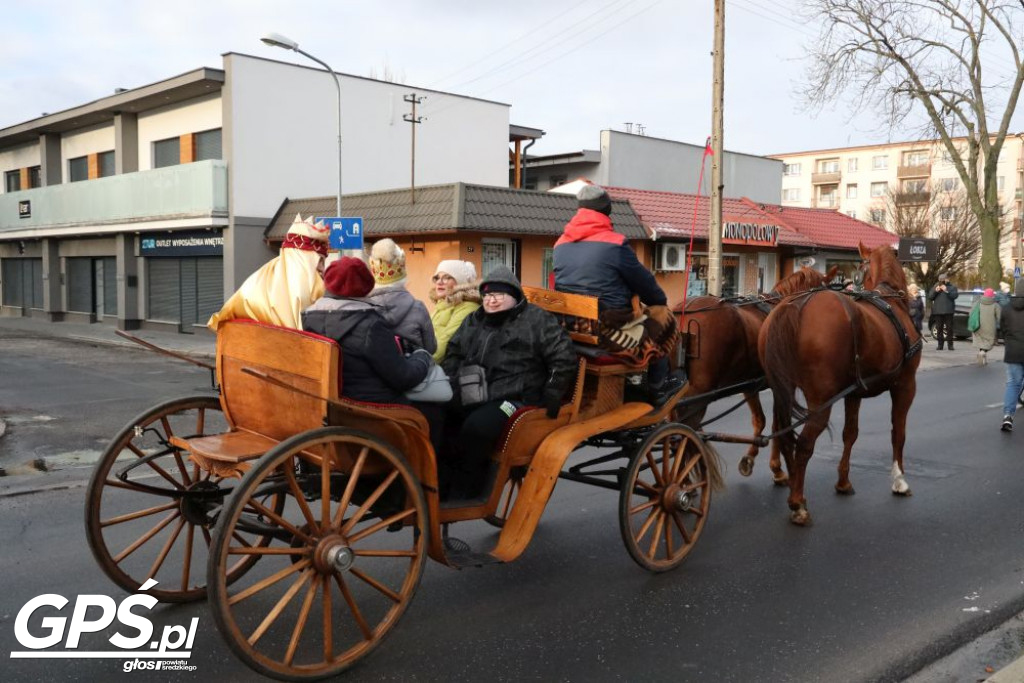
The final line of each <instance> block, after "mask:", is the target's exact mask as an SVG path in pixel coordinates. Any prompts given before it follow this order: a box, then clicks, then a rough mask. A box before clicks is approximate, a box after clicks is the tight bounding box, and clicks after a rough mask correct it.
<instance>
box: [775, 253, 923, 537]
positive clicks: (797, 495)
mask: <svg viewBox="0 0 1024 683" xmlns="http://www.w3.org/2000/svg"><path fill="white" fill-rule="evenodd" d="M860 254H861V258H862V259H864V260H865V265H864V266H863V267H862V270H864V271H865V274H864V289H865V294H861V295H858V294H851V293H847V292H836V291H830V290H821V291H815V292H810V293H806V294H797V295H794V296H791V297H788V298H787V299H785V300H783V301H782V302H781V303H779V305H778V306H776V307H775V309H774V310H773V311H772V312H771V314H770V315H769V316H768V319H767V320H766V321H765V324H764V325H763V326H762V328H761V335H760V337H759V339H758V351H759V354H760V357H761V363H762V364H763V365H764V368H765V375H766V379H767V380H768V386H769V387H770V388H771V390H772V397H773V399H774V424H775V425H776V429H779V428H782V429H785V428H791V427H792V426H793V414H794V411H797V412H803V410H804V409H802V408H800V407H799V406H797V404H796V390H797V389H799V390H800V391H801V392H803V396H804V399H805V401H806V404H807V405H806V407H805V409H806V414H805V415H804V417H805V419H806V421H805V422H804V426H803V429H802V430H801V431H800V435H799V436H797V435H796V432H795V431H794V430H792V429H790V431H788V432H787V433H785V434H783V435H781V436H780V437H778V439H777V440H778V442H779V448H780V449H781V451H782V455H783V457H784V458H785V459H786V469H787V470H788V472H789V500H788V502H789V508H790V511H791V512H790V520H791V521H792V522H793V523H794V524H799V525H806V524H808V523H810V521H811V516H810V513H808V511H807V500H806V499H805V498H804V475H805V472H806V469H807V463H808V461H809V460H810V458H811V455H812V454H813V452H814V443H815V441H816V440H817V439H818V435H820V434H821V432H822V430H824V429H825V428H826V427H827V426H828V420H829V415H830V414H831V412H832V404H833V403H835V402H837V401H838V400H839V398H843V400H844V401H845V408H846V411H845V412H846V421H845V424H844V426H843V457H842V459H841V460H840V461H839V468H838V469H839V479H838V481H837V482H836V491H837V492H839V493H845V494H850V493H853V485H852V484H851V483H850V450H851V449H852V448H853V443H854V442H855V441H856V440H857V430H858V426H857V416H858V413H859V411H860V402H861V400H862V399H864V398H871V397H873V396H878V395H879V394H881V393H882V392H884V391H888V392H889V395H890V397H891V399H892V413H891V417H892V491H893V493H895V494H898V495H904V496H909V495H910V486H909V485H908V484H907V481H906V479H905V478H904V472H903V444H904V442H905V440H906V425H907V413H908V412H909V411H910V405H911V403H912V402H913V401H914V393H915V391H916V373H917V366H918V364H919V363H920V361H921V335H920V334H919V333H918V332H917V330H916V329H915V327H914V324H913V323H912V322H911V319H910V314H909V312H908V299H907V294H906V288H907V281H906V277H905V276H904V274H903V269H902V268H901V267H900V264H899V262H898V261H897V260H896V253H895V252H894V251H893V250H892V249H891V248H890V247H885V246H883V247H878V248H877V249H875V250H873V251H870V252H869V251H868V250H867V249H866V248H865V247H864V245H863V244H862V245H860ZM884 309H888V312H887V311H886V310H884Z"/></svg>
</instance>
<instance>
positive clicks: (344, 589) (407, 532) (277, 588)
mask: <svg viewBox="0 0 1024 683" xmlns="http://www.w3.org/2000/svg"><path fill="white" fill-rule="evenodd" d="M276 493H283V494H285V495H286V498H287V500H286V504H285V505H284V508H283V510H282V511H280V512H275V511H274V510H271V509H268V508H267V507H266V506H265V505H264V504H263V502H262V501H263V500H265V498H266V497H267V496H268V495H271V494H276ZM253 530H259V532H260V533H262V534H263V535H265V536H266V537H268V538H271V539H272V541H271V542H270V543H269V544H268V545H267V546H266V547H253V546H251V545H248V544H246V543H242V542H240V540H239V538H240V536H243V535H244V534H245V533H247V532H248V533H251V532H252V531H253ZM427 534H428V521H427V506H426V503H425V501H424V497H423V492H422V490H421V488H420V484H419V481H418V480H417V479H416V477H415V474H414V472H413V470H412V468H411V467H410V466H409V464H408V463H407V462H406V460H405V458H403V457H402V455H401V454H399V453H398V451H396V450H395V449H394V448H393V447H391V446H390V445H388V444H386V443H383V442H381V441H380V440H378V439H377V438H375V437H373V436H372V435H369V434H366V433H363V432H357V431H354V430H351V429H346V428H342V427H325V428H322V429H315V430H311V431H308V432H303V433H302V434H298V435H296V436H294V437H292V438H290V439H287V440H286V441H282V442H281V443H280V444H278V445H277V446H275V447H274V448H273V449H271V450H270V451H268V452H267V454H266V455H264V456H263V457H262V458H260V460H259V461H258V463H257V464H256V465H254V466H253V468H252V469H251V470H250V471H249V472H248V473H246V475H245V477H243V479H242V482H241V484H240V485H239V486H238V489H237V491H236V492H235V494H234V495H233V496H232V497H231V499H230V500H229V501H228V502H227V503H226V505H225V509H224V513H223V515H222V516H221V519H220V520H219V521H218V523H217V528H216V531H215V533H214V536H213V544H212V546H211V549H210V563H209V566H208V568H207V582H208V584H209V586H210V603H211V607H212V609H213V614H214V618H215V620H216V623H217V628H218V630H219V631H220V633H221V635H222V636H223V637H224V639H225V640H226V641H227V642H228V645H229V646H230V647H231V649H232V650H233V651H234V652H235V654H236V655H238V657H239V658H240V659H241V660H242V661H243V662H245V663H246V664H247V665H248V666H249V667H251V668H252V669H254V670H255V671H258V672H259V673H261V674H264V675H267V676H271V677H273V678H278V679H280V680H291V681H300V680H312V679H318V678H324V677H327V676H334V675H336V674H338V673H341V672H342V671H344V670H346V669H348V668H349V667H351V666H352V665H353V664H355V663H356V662H358V661H359V660H360V659H362V658H363V657H365V656H366V655H368V654H369V653H370V652H371V651H373V649H374V648H376V647H377V645H379V644H380V642H381V640H383V638H384V637H385V636H386V635H387V634H388V633H390V631H391V629H392V628H393V627H394V626H395V624H396V623H397V622H398V620H399V619H400V618H401V616H402V614H403V613H404V612H405V610H406V608H408V606H409V603H410V602H411V600H412V596H413V594H414V593H415V591H416V588H417V586H418V585H419V582H420V577H421V576H422V575H423V567H424V564H425V561H426V549H427ZM247 556H256V557H259V558H261V561H260V563H259V564H258V565H256V567H255V568H254V569H253V571H250V572H249V573H247V574H246V575H245V576H243V577H241V578H240V579H239V580H238V581H236V582H234V583H231V582H230V581H229V580H228V572H229V567H230V566H231V565H232V563H233V562H235V561H236V558H238V557H247Z"/></svg>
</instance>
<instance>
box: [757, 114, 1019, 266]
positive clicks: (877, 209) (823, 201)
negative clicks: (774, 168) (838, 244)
mask: <svg viewBox="0 0 1024 683" xmlns="http://www.w3.org/2000/svg"><path fill="white" fill-rule="evenodd" d="M964 140H965V138H954V142H955V143H956V144H957V145H958V146H960V145H963V143H964ZM770 156H771V158H774V159H778V160H780V161H782V162H783V171H782V174H783V175H782V197H781V199H782V205H783V206H805V207H812V208H832V209H835V210H837V211H841V212H842V213H845V214H847V215H849V216H852V217H854V218H858V219H860V220H863V221H867V222H869V223H873V224H875V225H878V226H880V227H890V226H887V225H886V223H887V221H890V219H889V217H888V216H887V215H886V214H887V210H886V206H887V197H889V196H890V194H892V195H893V196H898V198H899V201H901V202H912V203H915V204H925V203H929V202H931V201H932V200H933V199H939V200H941V197H942V193H948V194H950V195H952V194H953V193H955V192H957V191H958V190H962V189H963V183H962V182H961V181H960V177H959V176H958V175H957V172H956V167H955V166H954V165H953V162H952V160H951V159H950V157H949V154H948V153H947V152H946V150H945V148H944V146H943V145H942V142H941V141H939V140H922V141H916V142H893V143H889V144H884V145H865V146H861V147H837V148H834V149H821V150H812V151H807V152H792V153H788V154H773V155H770ZM996 182H997V184H998V190H999V195H1000V202H1001V203H1002V205H1003V206H1004V207H1005V208H1006V209H1007V210H1008V211H1009V212H1010V215H1009V216H1008V218H1007V220H1008V221H1012V226H1013V229H1012V230H1009V231H1007V234H1006V236H1005V237H1004V240H1003V245H1002V248H1001V249H1000V256H1001V260H1002V262H1003V266H1004V268H1012V267H1013V266H1014V265H1015V264H1016V262H1017V259H1019V258H1020V256H1021V254H1020V249H1019V248H1018V246H1019V245H1020V244H1021V237H1022V234H1021V218H1022V217H1024V206H1022V189H1024V133H1016V134H1012V135H1007V137H1006V141H1005V143H1004V145H1003V150H1002V152H1001V154H1000V158H999V167H998V170H997V172H996ZM937 193H939V194H938V196H936V194H937ZM939 206H940V207H941V204H939ZM955 211H956V209H955V208H954V207H947V208H940V210H939V215H938V216H937V220H956V219H957V216H956V215H954V214H955Z"/></svg>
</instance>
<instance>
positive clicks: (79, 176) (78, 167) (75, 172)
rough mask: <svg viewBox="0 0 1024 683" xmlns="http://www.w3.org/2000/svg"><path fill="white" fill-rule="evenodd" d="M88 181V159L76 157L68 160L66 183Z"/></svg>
mask: <svg viewBox="0 0 1024 683" xmlns="http://www.w3.org/2000/svg"><path fill="white" fill-rule="evenodd" d="M88 179H89V157H76V158H74V159H69V160H68V182H71V183H77V182H78V181H79V180H88Z"/></svg>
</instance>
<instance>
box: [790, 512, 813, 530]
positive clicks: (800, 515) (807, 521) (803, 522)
mask: <svg viewBox="0 0 1024 683" xmlns="http://www.w3.org/2000/svg"><path fill="white" fill-rule="evenodd" d="M789 521H790V522H792V523H793V524H796V525H797V526H810V525H811V513H809V512H808V511H807V508H800V509H799V510H793V511H792V512H790V513H789Z"/></svg>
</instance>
